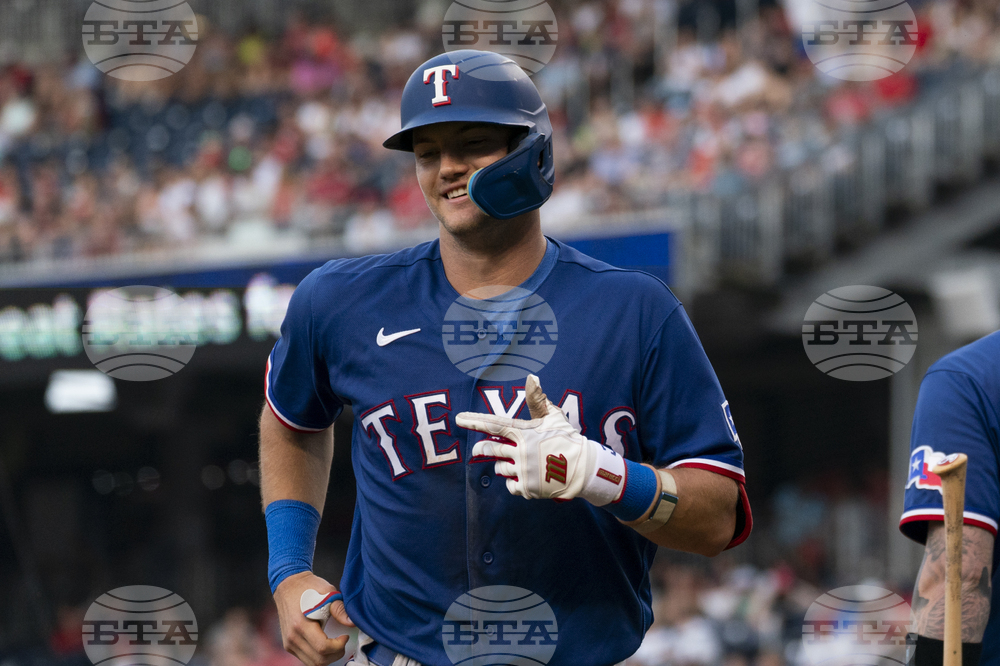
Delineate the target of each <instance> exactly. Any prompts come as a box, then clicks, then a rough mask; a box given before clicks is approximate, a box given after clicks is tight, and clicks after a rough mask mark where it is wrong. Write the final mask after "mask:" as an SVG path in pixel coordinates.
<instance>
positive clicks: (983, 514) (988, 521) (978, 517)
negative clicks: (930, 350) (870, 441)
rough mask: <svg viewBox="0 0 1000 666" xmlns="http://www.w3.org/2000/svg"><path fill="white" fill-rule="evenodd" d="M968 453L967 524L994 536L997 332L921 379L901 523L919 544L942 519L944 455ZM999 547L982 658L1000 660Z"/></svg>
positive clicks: (998, 445) (999, 434) (993, 663)
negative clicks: (940, 466) (938, 467)
mask: <svg viewBox="0 0 1000 666" xmlns="http://www.w3.org/2000/svg"><path fill="white" fill-rule="evenodd" d="M951 453H964V454H966V455H967V456H969V463H968V466H967V470H966V482H965V517H964V522H965V524H966V525H975V526H976V527H980V528H982V529H984V530H987V531H988V532H990V534H992V535H993V536H994V537H995V536H996V534H997V520H998V519H1000V483H998V478H1000V332H997V333H993V334H991V335H988V336H986V337H984V338H982V339H980V340H977V341H976V342H973V343H972V344H969V345H966V346H965V347H962V348H961V349H958V350H956V351H954V352H952V353H951V354H948V355H947V356H945V357H944V358H942V359H940V360H939V361H937V362H936V363H935V364H934V365H932V366H931V367H930V369H929V370H928V371H927V374H926V375H925V376H924V380H923V382H922V383H921V385H920V394H919V396H918V398H917V408H916V411H915V413H914V415H913V430H912V433H911V437H910V471H909V477H908V479H907V482H906V499H905V511H904V512H903V516H902V519H901V520H900V522H899V529H900V530H901V531H902V532H903V534H905V535H906V536H908V537H910V538H911V539H913V540H915V541H918V542H920V543H925V542H926V541H927V523H928V521H932V520H944V508H943V506H942V496H941V479H940V477H938V476H937V475H936V474H933V473H932V472H931V471H930V467H932V466H933V465H934V464H935V463H936V462H937V458H939V457H940V456H941V455H946V454H951ZM998 562H1000V549H997V548H994V549H993V598H992V600H991V610H990V619H989V623H988V625H987V626H986V633H985V635H984V636H983V654H982V659H981V661H980V664H982V665H983V666H1000V576H998V573H997V564H998Z"/></svg>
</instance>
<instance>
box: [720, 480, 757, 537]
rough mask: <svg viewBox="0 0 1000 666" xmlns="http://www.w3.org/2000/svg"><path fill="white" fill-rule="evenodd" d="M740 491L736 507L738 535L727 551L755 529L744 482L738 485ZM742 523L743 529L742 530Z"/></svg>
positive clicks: (736, 534)
mask: <svg viewBox="0 0 1000 666" xmlns="http://www.w3.org/2000/svg"><path fill="white" fill-rule="evenodd" d="M737 487H738V488H739V490H740V499H739V503H738V504H737V505H736V533H735V534H734V536H733V540H732V541H730V542H729V545H728V546H726V547H725V550H729V549H730V548H734V547H736V546H738V545H740V544H741V543H743V542H744V541H746V540H747V537H748V536H750V530H752V529H753V514H752V513H750V498H749V497H747V490H746V487H745V486H744V485H743V483H742V482H740V483H738V484H737ZM741 522H742V528H743V529H740V527H741V525H740V523H741Z"/></svg>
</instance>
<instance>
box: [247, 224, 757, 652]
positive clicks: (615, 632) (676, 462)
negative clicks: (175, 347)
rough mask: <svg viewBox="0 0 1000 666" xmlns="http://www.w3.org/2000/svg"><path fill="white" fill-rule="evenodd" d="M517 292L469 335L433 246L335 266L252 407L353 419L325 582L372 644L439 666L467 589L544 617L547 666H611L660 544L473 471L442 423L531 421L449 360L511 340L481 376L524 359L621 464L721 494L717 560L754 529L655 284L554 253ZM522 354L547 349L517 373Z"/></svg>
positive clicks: (507, 387) (285, 336)
mask: <svg viewBox="0 0 1000 666" xmlns="http://www.w3.org/2000/svg"><path fill="white" fill-rule="evenodd" d="M518 290H519V291H521V292H525V293H529V294H530V298H527V299H521V303H525V302H527V303H528V305H526V306H523V308H522V310H521V311H520V314H518V315H517V316H514V319H513V320H512V321H508V322H507V324H508V325H506V326H504V325H500V324H497V323H496V322H492V323H490V322H486V321H478V320H477V318H478V316H479V314H478V312H477V311H476V310H475V308H473V307H470V308H469V313H468V314H467V315H463V316H464V317H465V318H466V319H467V321H468V322H469V324H468V326H467V327H464V326H465V325H464V324H462V322H461V321H459V322H458V323H456V321H455V320H454V317H453V316H452V315H450V314H449V312H451V313H454V307H455V303H456V302H459V303H461V302H462V299H461V298H460V296H459V294H458V293H457V292H456V291H455V290H454V288H453V287H452V286H451V284H450V283H449V282H448V280H447V278H446V277H445V271H444V268H443V266H442V262H441V254H440V250H439V244H438V241H433V242H429V243H425V244H422V245H419V246H417V247H414V248H410V249H407V250H403V251H400V252H397V253H395V254H389V255H382V256H371V257H364V258H357V259H340V260H335V261H331V262H329V263H327V264H326V265H324V266H323V267H321V268H319V269H317V270H315V271H313V272H312V273H311V274H310V275H308V276H307V277H306V278H305V279H304V280H303V281H302V283H301V284H300V285H299V286H298V288H297V289H296V291H295V293H294V295H293V296H292V299H291V302H290V304H289V307H288V311H287V314H286V316H285V320H284V323H283V324H282V327H281V338H280V339H279V340H278V342H277V343H276V344H275V347H274V349H273V351H272V352H271V355H270V358H269V360H268V365H267V379H266V391H267V403H268V404H269V405H270V407H271V409H272V410H273V411H274V414H275V415H276V416H277V417H278V418H279V419H280V420H281V421H282V422H283V423H284V424H285V425H286V426H287V427H289V428H292V429H294V430H298V431H305V432H312V431H320V430H323V429H325V428H327V427H329V426H330V425H331V424H332V423H333V421H334V419H336V418H337V416H338V414H340V412H341V410H342V409H343V407H344V405H351V407H352V409H353V414H354V428H353V435H352V441H351V455H352V462H353V466H354V473H355V476H356V478H357V484H358V494H357V504H356V507H355V512H354V524H353V527H352V531H351V539H350V545H349V548H348V553H347V560H346V563H345V567H344V574H343V578H342V579H341V581H340V582H341V590H342V592H343V594H344V602H345V605H346V607H347V612H348V614H349V615H350V617H351V618H352V620H353V621H354V622H355V623H356V624H357V625H358V626H359V627H360V628H361V629H362V630H364V631H365V632H366V633H368V634H369V635H370V636H372V637H373V638H374V639H375V640H376V641H377V642H378V643H380V644H382V645H385V646H387V647H389V648H391V649H393V650H396V651H397V652H399V653H402V654H404V655H406V656H409V657H411V658H413V659H416V660H418V661H420V662H422V663H424V664H447V663H451V660H450V659H449V657H448V655H447V654H446V651H445V645H444V641H445V640H448V635H447V634H446V633H445V631H446V630H445V629H444V627H443V622H444V618H445V615H446V613H447V612H448V610H449V608H450V607H451V606H452V604H453V603H455V602H456V600H458V599H459V598H460V597H461V596H462V595H463V594H465V593H468V592H470V591H471V590H477V589H479V588H483V587H488V586H516V587H519V588H523V589H526V590H529V591H530V592H533V593H535V594H537V595H539V596H540V597H541V598H542V599H543V600H544V601H545V602H546V603H548V604H549V606H551V608H552V610H553V612H554V615H555V620H556V622H555V624H554V625H545V624H541V623H536V624H534V625H532V632H533V634H534V637H533V638H532V639H531V640H535V641H536V642H539V643H540V642H544V641H545V640H550V641H551V642H552V643H553V644H555V645H556V647H555V652H554V654H553V655H552V657H551V659H550V661H549V664H551V666H588V665H591V666H601V665H606V664H613V663H616V662H618V661H621V660H623V659H625V658H627V657H629V656H630V655H631V654H632V653H633V652H635V650H636V649H637V648H638V647H639V644H640V642H641V640H642V637H643V635H644V634H645V632H646V630H647V629H648V628H649V626H650V623H651V622H652V610H651V607H650V585H649V576H648V570H649V566H650V564H651V562H652V560H653V555H654V553H655V551H656V546H655V545H654V544H653V543H652V542H650V541H648V540H647V539H646V538H645V537H643V536H641V535H639V534H638V533H636V532H635V531H634V530H632V529H630V528H628V527H625V526H623V525H621V524H620V523H619V522H618V521H617V520H616V519H615V518H614V517H613V516H612V515H611V514H610V513H608V512H607V511H605V510H603V509H600V508H596V507H594V506H593V505H591V504H590V503H588V502H587V501H585V500H583V499H575V500H571V501H569V502H554V501H546V500H526V499H524V498H521V497H517V496H513V495H511V494H510V493H509V492H508V491H507V489H506V487H505V484H504V479H502V478H500V479H497V478H495V476H494V471H493V466H494V465H493V463H494V460H493V459H486V458H478V459H474V458H472V455H471V452H472V447H473V445H474V444H475V443H476V442H478V441H479V440H480V439H482V438H483V437H484V435H482V434H481V433H478V432H474V431H467V430H465V429H462V428H459V427H458V426H456V425H455V423H454V417H455V415H456V414H457V413H459V412H462V411H476V412H485V413H496V414H504V415H507V416H510V417H514V418H530V415H529V413H528V408H527V406H526V404H525V399H524V379H525V377H526V376H527V374H528V372H527V371H526V370H525V371H521V372H517V373H515V374H517V377H511V376H510V375H511V373H510V372H507V373H504V372H498V373H493V374H490V373H484V372H477V371H475V368H474V367H473V369H472V370H470V369H469V368H470V366H469V365H468V364H467V363H466V361H467V360H468V359H465V358H459V359H456V357H455V354H454V348H453V347H454V344H455V343H456V341H457V342H461V341H462V340H464V339H466V338H467V339H469V340H470V341H474V340H476V339H482V337H483V336H484V335H489V336H492V339H493V340H494V342H496V343H498V344H500V343H504V342H506V343H511V341H512V340H513V341H518V342H519V344H520V347H519V350H520V353H519V354H512V355H509V356H503V355H499V356H498V355H494V356H493V357H492V358H493V360H497V359H506V361H504V362H505V363H508V364H510V363H512V364H513V365H514V366H516V365H517V362H515V361H512V360H511V359H512V358H513V357H523V358H524V362H525V363H534V364H535V365H534V366H533V367H532V369H533V370H537V372H536V373H535V374H537V375H538V376H539V378H540V380H541V385H542V388H543V389H544V390H545V392H546V394H547V395H548V396H549V397H550V399H552V400H553V402H555V403H556V404H558V405H560V407H561V408H562V409H563V411H564V412H565V413H566V415H567V416H568V417H569V419H570V421H571V422H573V423H574V424H575V425H577V426H578V427H579V429H580V430H581V432H582V433H583V434H584V435H585V436H586V437H588V438H590V439H592V440H595V441H598V442H600V443H602V444H604V445H606V446H609V447H611V448H614V449H616V450H617V451H619V452H620V453H622V454H623V455H625V456H626V457H627V458H629V459H631V460H634V461H645V462H649V463H652V464H654V465H657V466H661V467H663V466H670V467H697V468H702V469H706V470H711V471H713V472H717V473H719V474H723V475H725V476H728V477H731V478H733V479H735V480H736V481H737V482H738V484H739V487H740V506H739V510H738V514H739V520H738V525H737V530H736V534H734V538H733V542H732V544H731V545H736V544H737V543H739V542H741V541H742V540H743V539H745V538H746V537H747V535H748V534H749V531H750V527H751V515H750V508H749V504H748V502H747V500H746V493H745V491H744V490H743V481H744V475H743V451H742V447H741V444H740V441H739V437H738V435H737V433H736V428H735V425H734V424H733V420H732V415H731V412H730V410H729V404H728V402H727V401H726V398H725V396H724V395H723V392H722V389H721V387H720V386H719V382H718V380H717V378H716V376H715V372H714V371H713V369H712V366H711V365H710V363H709V361H708V359H707V357H706V355H705V352H704V350H703V348H702V346H701V343H700V342H699V340H698V338H697V336H696V334H695V331H694V329H693V328H692V326H691V322H690V320H689V319H688V317H687V315H686V313H685V312H684V309H683V307H682V306H681V304H680V303H679V302H678V301H677V299H676V298H675V297H674V295H673V294H672V293H671V292H670V290H669V289H668V288H667V287H666V285H664V284H663V283H662V282H660V281H659V280H658V279H656V278H654V277H652V276H650V275H648V274H645V273H642V272H639V271H630V270H622V269H618V268H614V267H612V266H609V265H607V264H604V263H601V262H599V261H596V260H594V259H592V258H590V257H587V256H585V255H583V254H581V253H579V252H577V251H576V250H574V249H572V248H570V247H568V246H566V245H564V244H562V243H559V242H558V241H554V240H549V241H548V250H547V252H546V254H545V258H544V259H543V261H542V262H541V264H540V265H539V267H538V269H537V270H536V271H535V273H534V275H532V276H531V278H530V279H529V280H527V281H526V282H525V283H524V284H522V285H520V287H519V289H518ZM463 307H466V306H463ZM529 310H530V312H529ZM511 316H513V315H510V316H508V319H510V317H511ZM446 322H450V323H446ZM536 345H537V346H538V347H539V348H542V347H544V346H546V345H548V348H547V350H543V351H542V352H539V353H532V354H530V356H531V358H528V356H529V354H528V353H527V352H528V351H530V349H533V348H534V347H535V346H536ZM490 362H492V361H491V360H489V359H488V360H487V364H489V363H490ZM497 362H499V360H497ZM474 365H475V364H474V363H473V366H474ZM548 631H551V632H552V635H551V636H549V635H548V634H546V632H548ZM469 635H471V634H469ZM451 636H452V638H453V639H457V640H461V639H462V636H461V635H460V634H454V633H453V634H451ZM491 636H492V638H493V639H494V640H496V639H497V636H498V634H496V633H493V634H491ZM499 637H500V639H503V638H504V637H503V635H502V632H501V635H499ZM522 639H523V640H527V638H524V637H522ZM465 640H469V639H468V638H467V637H466V638H465Z"/></svg>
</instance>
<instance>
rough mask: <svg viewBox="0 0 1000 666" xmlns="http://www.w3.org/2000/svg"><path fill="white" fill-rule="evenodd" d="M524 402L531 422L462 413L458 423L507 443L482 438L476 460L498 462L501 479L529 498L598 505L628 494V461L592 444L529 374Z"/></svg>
mask: <svg viewBox="0 0 1000 666" xmlns="http://www.w3.org/2000/svg"><path fill="white" fill-rule="evenodd" d="M524 388H525V398H526V400H527V402H528V409H529V410H530V412H531V416H532V417H533V418H532V419H531V420H530V421H525V420H523V419H511V418H507V417H505V416H496V415H494V414H480V413H478V412H462V413H460V414H458V415H457V416H456V417H455V423H457V424H458V425H459V426H461V427H463V428H468V429H470V430H478V431H479V432H484V433H486V434H489V435H494V436H495V437H499V438H503V439H504V440H507V441H497V440H495V439H484V440H482V441H480V442H478V443H477V444H476V445H475V446H474V447H473V448H472V455H473V456H491V457H496V458H500V459H501V460H499V461H497V463H496V464H495V465H494V470H495V472H496V473H497V475H498V476H504V477H507V490H508V491H509V492H510V493H511V494H512V495H520V496H521V497H524V498H526V499H536V498H543V499H561V500H570V499H573V498H575V497H582V498H584V499H586V500H587V501H588V502H590V503H591V504H593V505H594V506H604V505H606V504H609V503H611V502H614V501H616V500H618V499H619V498H620V497H621V495H622V493H623V492H624V490H625V460H624V458H622V457H621V456H620V455H618V454H617V453H615V452H614V451H612V450H611V449H609V448H607V447H605V446H602V445H601V444H598V443H597V442H595V441H592V440H589V439H587V438H586V437H584V436H583V435H581V434H580V432H579V431H578V430H577V429H576V428H575V427H573V424H571V423H570V422H569V419H567V418H566V415H565V414H563V412H562V410H561V409H559V408H558V407H556V406H555V405H554V404H552V401H551V400H549V399H548V398H547V397H546V396H545V394H544V393H542V387H541V385H540V384H539V382H538V377H536V376H535V375H528V379H527V381H526V382H525V387H524Z"/></svg>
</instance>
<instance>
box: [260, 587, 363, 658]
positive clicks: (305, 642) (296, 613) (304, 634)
mask: <svg viewBox="0 0 1000 666" xmlns="http://www.w3.org/2000/svg"><path fill="white" fill-rule="evenodd" d="M309 589H312V590H316V591H317V592H319V593H321V594H326V593H328V592H333V591H334V590H336V588H335V587H334V586H333V585H331V584H330V583H328V582H327V581H325V580H323V579H322V578H320V577H319V576H316V575H315V574H313V573H312V572H309V571H303V572H302V573H297V574H294V575H291V576H289V577H288V578H286V579H285V580H283V581H281V583H279V584H278V589H276V590H275V591H274V603H275V604H277V606H278V621H279V622H280V623H281V642H282V644H283V645H284V647H285V650H286V651H288V652H290V653H291V654H293V655H295V656H296V657H298V658H299V661H301V662H302V663H303V664H305V665H306V666H327V664H331V663H333V662H335V661H337V660H338V659H340V658H341V657H343V656H344V648H345V646H346V645H347V640H348V638H350V637H349V636H347V635H346V634H345V635H343V636H340V637H338V638H329V637H328V636H327V635H326V633H325V632H324V631H323V625H322V624H320V623H319V622H317V621H315V620H308V619H306V618H305V617H304V616H303V615H302V610H301V609H300V607H299V600H300V599H301V597H302V593H303V592H304V591H305V590H309ZM330 611H331V616H332V617H333V618H334V619H335V620H337V621H338V622H340V624H342V625H344V626H346V627H353V626H354V623H353V622H351V618H349V617H348V616H347V610H346V609H345V608H344V602H343V601H335V602H333V604H332V606H331V607H330Z"/></svg>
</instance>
